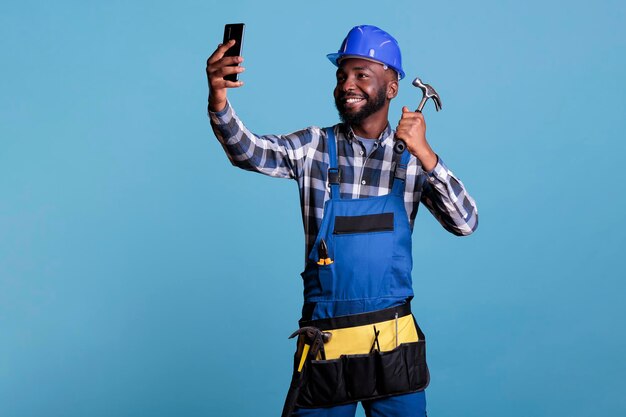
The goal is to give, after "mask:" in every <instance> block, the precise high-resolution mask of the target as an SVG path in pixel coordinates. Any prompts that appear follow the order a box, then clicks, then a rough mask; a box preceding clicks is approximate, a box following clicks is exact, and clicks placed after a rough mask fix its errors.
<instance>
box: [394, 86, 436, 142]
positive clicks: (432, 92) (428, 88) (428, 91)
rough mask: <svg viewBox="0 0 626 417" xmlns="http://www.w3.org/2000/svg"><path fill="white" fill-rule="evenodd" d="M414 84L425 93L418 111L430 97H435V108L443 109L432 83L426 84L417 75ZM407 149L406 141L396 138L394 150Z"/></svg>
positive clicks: (420, 110) (418, 110)
mask: <svg viewBox="0 0 626 417" xmlns="http://www.w3.org/2000/svg"><path fill="white" fill-rule="evenodd" d="M413 85H414V86H416V87H418V88H420V89H421V90H422V94H424V96H423V97H422V101H420V104H419V106H417V110H415V111H416V112H419V113H421V112H422V109H423V108H424V105H425V104H426V102H427V101H428V99H429V98H432V99H433V102H434V103H435V110H437V111H439V110H441V97H439V94H437V92H436V91H435V89H434V88H433V87H432V86H431V85H430V84H424V83H423V82H422V80H420V79H419V78H417V77H416V78H415V79H414V80H413ZM405 149H406V143H405V142H404V141H403V140H402V139H396V144H395V145H394V147H393V150H394V151H395V152H396V153H402V152H404V150H405Z"/></svg>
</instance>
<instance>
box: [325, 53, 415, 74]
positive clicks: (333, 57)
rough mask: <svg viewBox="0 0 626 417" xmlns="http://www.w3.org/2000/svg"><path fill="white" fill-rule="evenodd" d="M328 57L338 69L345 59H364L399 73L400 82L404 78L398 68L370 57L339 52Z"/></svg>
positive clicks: (402, 72)
mask: <svg viewBox="0 0 626 417" xmlns="http://www.w3.org/2000/svg"><path fill="white" fill-rule="evenodd" d="M326 57H327V58H328V60H329V61H330V62H332V63H333V65H334V66H336V67H338V66H339V65H340V64H341V60H342V59H345V58H359V59H364V60H366V61H372V62H376V63H377V64H380V65H386V66H387V67H389V68H391V69H392V70H394V71H395V72H397V73H398V78H399V79H400V80H401V79H403V78H404V71H402V70H399V69H398V68H395V67H392V66H390V65H388V64H385V63H384V62H381V61H378V60H376V59H373V58H371V57H369V56H362V55H355V54H343V53H341V52H339V53H334V54H328V55H326Z"/></svg>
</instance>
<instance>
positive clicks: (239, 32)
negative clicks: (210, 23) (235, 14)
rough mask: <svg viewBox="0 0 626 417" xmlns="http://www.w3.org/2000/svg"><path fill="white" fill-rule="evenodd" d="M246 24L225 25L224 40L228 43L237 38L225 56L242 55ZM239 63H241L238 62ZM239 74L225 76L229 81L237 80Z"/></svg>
mask: <svg viewBox="0 0 626 417" xmlns="http://www.w3.org/2000/svg"><path fill="white" fill-rule="evenodd" d="M245 27H246V25H244V24H243V23H229V24H227V25H225V26H224V41H223V42H222V43H226V42H228V41H229V40H231V39H234V40H235V44H234V45H233V46H232V47H231V48H230V49H229V50H228V51H226V53H225V54H224V56H241V50H242V49H243V31H244V29H245ZM237 65H239V64H237ZM238 75H239V74H229V75H227V76H225V77H224V79H225V80H227V81H237V80H238V78H237V76H238Z"/></svg>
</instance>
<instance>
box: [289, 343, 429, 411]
mask: <svg viewBox="0 0 626 417" xmlns="http://www.w3.org/2000/svg"><path fill="white" fill-rule="evenodd" d="M429 379H430V377H429V373H428V366H427V365H426V345H425V342H424V340H423V339H422V340H419V341H417V342H412V343H403V344H401V345H399V346H398V347H397V348H395V349H393V350H390V351H387V352H379V351H374V352H372V353H370V354H364V355H342V356H341V357H340V358H338V359H332V360H311V361H307V363H306V364H305V366H304V369H303V382H302V386H301V388H300V393H299V395H298V399H297V401H296V405H297V406H298V407H302V408H316V407H329V406H335V405H341V404H348V403H352V402H356V401H362V400H372V399H377V398H383V397H388V396H391V395H398V394H406V393H410V392H416V391H421V390H423V389H424V388H426V386H427V385H428V382H429Z"/></svg>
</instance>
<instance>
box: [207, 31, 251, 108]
mask: <svg viewBox="0 0 626 417" xmlns="http://www.w3.org/2000/svg"><path fill="white" fill-rule="evenodd" d="M233 45H235V41H234V40H233V39H231V40H230V41H228V42H227V43H225V44H220V45H219V46H218V47H217V49H216V50H215V52H213V54H212V55H211V56H210V57H209V59H207V61H206V77H207V81H208V82H209V110H210V111H216V112H217V111H221V110H223V109H224V107H226V90H227V89H228V88H238V87H241V86H242V85H243V81H226V80H225V79H224V77H225V76H226V75H229V74H237V73H241V72H244V71H245V69H244V68H243V67H241V66H234V65H236V64H240V63H241V62H243V58H242V57H240V56H229V57H224V54H225V53H226V51H227V50H228V49H229V48H231V47H232V46H233Z"/></svg>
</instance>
